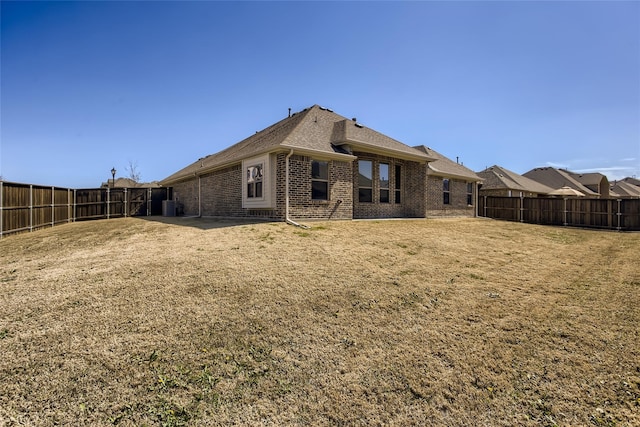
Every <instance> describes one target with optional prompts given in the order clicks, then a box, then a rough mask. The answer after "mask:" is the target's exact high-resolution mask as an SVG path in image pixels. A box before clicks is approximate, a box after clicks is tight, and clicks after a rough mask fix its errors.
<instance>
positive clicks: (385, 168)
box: [378, 163, 389, 203]
mask: <svg viewBox="0 0 640 427" xmlns="http://www.w3.org/2000/svg"><path fill="white" fill-rule="evenodd" d="M378 172H379V174H378V179H379V185H380V203H389V164H388V163H380V164H379V165H378Z"/></svg>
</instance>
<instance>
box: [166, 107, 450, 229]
mask: <svg viewBox="0 0 640 427" xmlns="http://www.w3.org/2000/svg"><path fill="white" fill-rule="evenodd" d="M432 160H435V159H434V158H433V157H431V156H430V155H429V154H427V153H425V152H424V151H421V150H418V149H416V148H412V147H409V146H408V145H405V144H403V143H401V142H399V141H397V140H394V139H392V138H390V137H388V136H386V135H383V134H381V133H379V132H376V131H374V130H372V129H370V128H368V127H366V126H363V125H362V124H360V123H358V122H357V121H356V119H347V118H345V117H342V116H340V115H338V114H336V113H334V112H333V111H331V110H329V109H327V108H323V107H320V106H318V105H314V106H312V107H310V108H307V109H305V110H303V111H301V112H298V113H295V114H293V115H290V116H289V117H286V118H285V119H283V120H281V121H279V122H277V123H275V124H273V125H271V126H269V127H267V128H266V129H264V130H262V131H260V132H257V133H255V134H254V135H251V136H250V137H248V138H246V139H244V140H242V141H240V142H238V143H237V144H235V145H232V146H230V147H228V148H227V149H225V150H223V151H220V152H218V153H216V154H213V155H209V156H206V157H203V158H201V159H199V160H198V161H196V162H194V163H192V164H191V165H189V166H187V167H185V168H183V169H181V170H179V171H178V172H176V173H174V174H173V175H171V176H169V177H167V178H165V179H164V180H162V181H161V184H162V185H163V186H171V187H173V195H174V200H175V201H176V204H177V206H178V209H179V211H181V212H182V213H184V214H185V215H198V216H218V217H244V218H265V219H271V220H286V221H293V220H294V219H356V218H411V217H414V218H424V217H426V216H427V213H428V212H429V207H428V203H427V199H428V197H427V179H428V172H427V163H428V162H429V161H432ZM440 197H441V196H440Z"/></svg>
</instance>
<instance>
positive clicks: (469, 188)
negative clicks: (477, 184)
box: [467, 182, 473, 206]
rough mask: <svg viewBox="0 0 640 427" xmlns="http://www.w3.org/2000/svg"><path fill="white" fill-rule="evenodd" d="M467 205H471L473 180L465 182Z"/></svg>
mask: <svg viewBox="0 0 640 427" xmlns="http://www.w3.org/2000/svg"><path fill="white" fill-rule="evenodd" d="M467 205H469V206H471V205H473V182H467Z"/></svg>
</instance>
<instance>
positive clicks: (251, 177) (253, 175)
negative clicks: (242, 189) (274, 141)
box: [247, 163, 263, 199]
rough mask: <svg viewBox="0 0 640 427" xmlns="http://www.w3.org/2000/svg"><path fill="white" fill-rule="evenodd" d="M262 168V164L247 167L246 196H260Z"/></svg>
mask: <svg viewBox="0 0 640 427" xmlns="http://www.w3.org/2000/svg"><path fill="white" fill-rule="evenodd" d="M262 168H263V165H262V164H261V163H260V164H256V165H251V166H249V167H247V198H249V199H253V198H258V199H259V198H262V177H263V173H262Z"/></svg>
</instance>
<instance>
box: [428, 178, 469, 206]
mask: <svg viewBox="0 0 640 427" xmlns="http://www.w3.org/2000/svg"><path fill="white" fill-rule="evenodd" d="M442 180H443V177H441V176H435V175H429V176H428V177H427V216H474V215H475V206H473V204H474V203H475V193H474V194H473V197H472V205H471V206H469V205H468V204H467V194H468V193H467V181H463V180H459V179H453V178H449V204H448V205H445V204H444V196H443V183H442ZM474 192H475V185H474Z"/></svg>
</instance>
